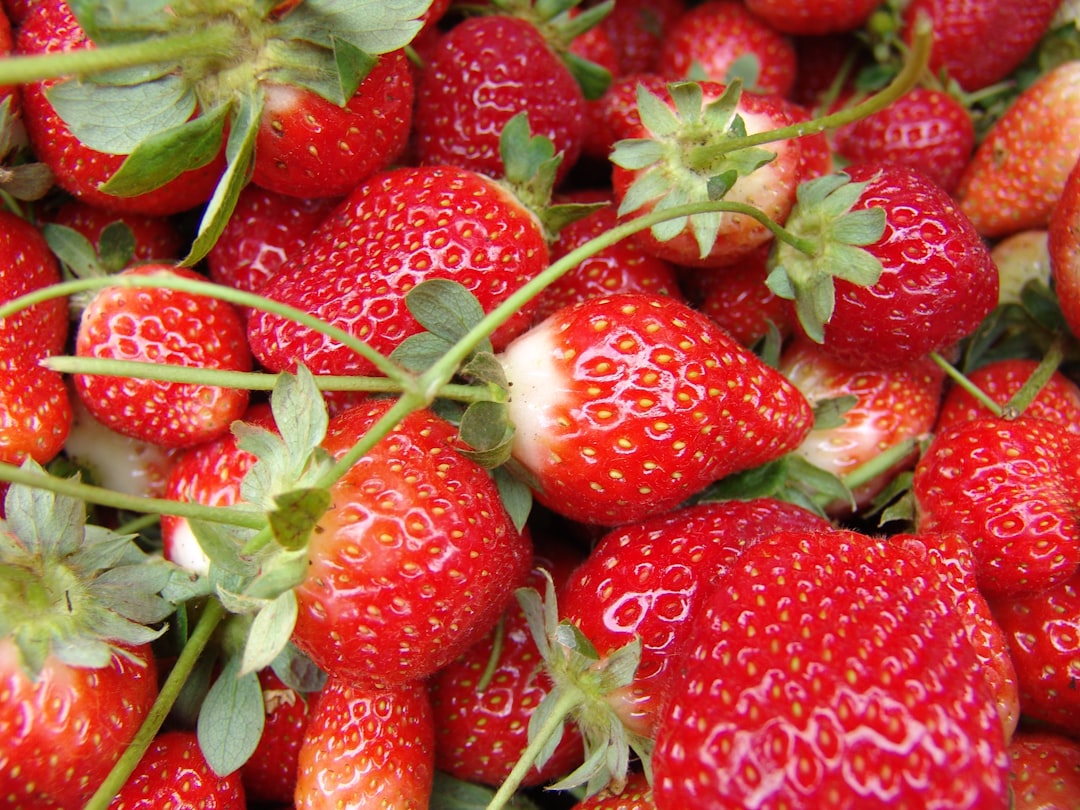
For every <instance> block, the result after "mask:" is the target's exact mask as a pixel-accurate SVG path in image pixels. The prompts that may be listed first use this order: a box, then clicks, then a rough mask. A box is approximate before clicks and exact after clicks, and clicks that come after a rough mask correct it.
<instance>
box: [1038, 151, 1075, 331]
mask: <svg viewBox="0 0 1080 810" xmlns="http://www.w3.org/2000/svg"><path fill="white" fill-rule="evenodd" d="M1046 245H1047V250H1048V252H1049V254H1050V272H1051V274H1052V276H1053V281H1054V290H1055V291H1056V293H1057V297H1058V302H1059V304H1060V305H1061V314H1062V316H1063V317H1064V318H1065V322H1066V323H1067V324H1068V326H1069V329H1070V331H1072V333H1073V334H1074V335H1080V160H1077V162H1076V163H1075V165H1074V166H1073V168H1072V169H1071V170H1070V171H1069V176H1068V178H1067V182H1066V184H1065V188H1064V190H1063V191H1062V195H1061V199H1060V200H1059V201H1058V203H1057V205H1055V206H1054V211H1053V213H1052V214H1051V216H1050V227H1049V229H1048V231H1047V237H1046Z"/></svg>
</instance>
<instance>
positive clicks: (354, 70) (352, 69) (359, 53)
mask: <svg viewBox="0 0 1080 810" xmlns="http://www.w3.org/2000/svg"><path fill="white" fill-rule="evenodd" d="M330 41H331V43H332V45H333V49H334V64H335V65H336V66H337V77H338V98H339V99H340V101H338V105H339V106H344V105H345V104H347V103H348V102H349V99H351V98H352V97H353V96H354V95H356V90H357V88H358V87H359V86H360V83H361V82H362V81H364V79H366V78H367V76H368V74H369V73H371V70H372V68H374V67H375V64H376V62H378V61H379V58H378V57H377V56H374V55H372V54H370V53H368V52H367V51H365V50H363V49H361V48H357V47H356V46H355V45H353V44H352V43H351V42H349V41H348V40H347V39H342V38H341V37H331V40H330Z"/></svg>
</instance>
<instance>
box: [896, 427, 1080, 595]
mask: <svg viewBox="0 0 1080 810" xmlns="http://www.w3.org/2000/svg"><path fill="white" fill-rule="evenodd" d="M1075 447H1076V439H1075V434H1072V433H1070V432H1069V431H1068V430H1066V429H1065V428H1064V427H1063V426H1061V425H1059V424H1056V423H1054V422H1049V421H1047V420H1044V419H1032V418H1029V417H1020V418H1018V419H1013V420H1006V419H997V418H986V419H976V420H974V421H970V422H958V423H955V424H954V425H952V426H951V427H948V428H945V429H944V430H942V431H941V432H939V433H938V434H937V435H935V437H934V439H933V441H932V442H931V444H930V446H929V447H928V448H927V450H926V452H925V454H924V455H923V457H922V458H921V459H920V460H919V463H918V465H917V467H916V468H915V478H914V481H913V483H912V487H913V490H914V493H915V498H916V501H917V505H918V527H919V530H920V531H930V532H956V533H958V534H960V535H961V536H962V537H963V538H964V539H965V540H967V541H968V542H969V543H970V544H971V546H972V548H973V550H974V552H975V559H976V566H977V568H976V575H977V577H978V581H979V589H980V590H981V591H982V592H983V593H984V594H986V596H987V598H1002V597H1013V596H1017V595H1020V594H1029V593H1038V592H1039V591H1043V590H1045V589H1047V588H1049V587H1052V586H1054V585H1057V584H1060V583H1062V582H1064V581H1065V580H1067V579H1069V578H1070V577H1072V576H1073V575H1074V573H1075V572H1076V570H1077V566H1078V565H1080V525H1078V524H1077V520H1076V515H1075V503H1076V498H1077V494H1078V493H1080V466H1078V463H1080V460H1078V459H1077V456H1076V453H1075Z"/></svg>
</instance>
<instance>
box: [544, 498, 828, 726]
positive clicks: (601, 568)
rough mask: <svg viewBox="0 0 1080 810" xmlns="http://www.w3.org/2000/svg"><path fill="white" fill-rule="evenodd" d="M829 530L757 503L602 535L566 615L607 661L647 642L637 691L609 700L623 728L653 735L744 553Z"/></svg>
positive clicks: (565, 604)
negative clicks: (709, 606) (692, 640)
mask: <svg viewBox="0 0 1080 810" xmlns="http://www.w3.org/2000/svg"><path fill="white" fill-rule="evenodd" d="M828 526H829V523H828V521H826V520H825V519H824V518H821V517H819V516H818V515H816V514H814V513H813V512H809V511H808V510H806V509H803V508H802V507H800V506H795V505H794V504H789V503H785V502H783V501H777V500H773V499H771V498H759V499H755V500H750V501H720V502H712V503H701V504H697V505H695V506H689V507H685V508H682V509H678V510H675V511H673V512H671V513H669V514H667V515H661V516H659V517H654V518H650V519H647V520H644V521H641V522H640V523H635V524H632V525H629V526H626V527H624V528H621V529H616V530H613V531H611V532H609V533H608V534H606V535H604V536H603V537H602V538H601V539H600V541H599V542H598V543H597V544H596V546H595V548H594V549H593V551H592V552H591V553H590V555H589V557H588V559H587V560H586V561H585V562H584V563H582V564H581V565H580V566H579V567H578V568H577V570H576V571H574V573H573V575H572V576H571V577H570V579H569V581H568V582H567V583H566V585H565V586H564V587H563V589H562V591H561V593H560V598H559V602H560V610H559V612H560V615H561V616H562V617H563V618H565V619H568V620H569V621H570V622H572V623H573V624H574V625H576V626H577V627H578V628H579V629H580V630H581V632H582V633H583V634H584V635H585V637H586V638H587V639H589V641H590V642H591V643H592V644H593V646H595V647H596V650H597V652H598V653H599V655H600V656H601V657H603V656H608V655H610V654H612V653H613V652H614V651H615V650H617V649H619V648H620V647H623V646H624V645H626V644H627V643H629V642H630V641H632V640H633V639H634V638H635V637H637V638H640V639H641V644H642V648H641V662H640V663H639V664H638V668H637V671H636V673H635V675H634V680H633V682H632V683H631V684H630V685H628V686H626V687H624V688H623V689H620V690H619V691H618V692H616V693H615V694H613V695H609V696H607V697H606V700H607V701H608V702H609V703H611V704H612V705H613V707H614V708H615V710H616V712H617V713H618V715H619V718H620V720H621V721H622V722H623V724H624V725H625V726H626V727H627V728H628V729H630V730H632V731H634V732H635V733H637V734H640V735H642V736H643V737H649V738H651V737H652V736H653V735H654V734H655V731H656V722H657V714H658V712H659V711H660V707H661V706H662V704H663V700H664V697H665V695H666V693H667V689H668V687H669V686H670V682H671V680H672V678H674V677H678V676H677V673H678V669H679V666H680V663H679V661H680V659H679V654H680V653H681V651H682V647H683V645H684V644H685V642H686V638H687V636H688V635H689V634H691V633H692V632H693V628H694V627H696V625H697V622H698V620H699V618H700V612H701V606H702V605H703V604H704V603H705V602H706V601H707V600H708V598H709V594H710V593H711V592H712V589H713V587H714V583H715V582H716V581H717V580H718V579H720V578H721V577H722V576H724V575H725V574H726V572H727V571H728V569H729V568H730V567H731V566H733V565H734V564H735V563H736V561H737V559H738V557H739V555H740V554H741V553H742V550H743V548H745V547H746V546H748V545H749V544H751V543H753V542H754V541H755V540H758V539H760V538H763V537H766V536H768V535H770V534H772V533H774V532H778V531H782V530H784V529H792V530H798V529H824V528H828Z"/></svg>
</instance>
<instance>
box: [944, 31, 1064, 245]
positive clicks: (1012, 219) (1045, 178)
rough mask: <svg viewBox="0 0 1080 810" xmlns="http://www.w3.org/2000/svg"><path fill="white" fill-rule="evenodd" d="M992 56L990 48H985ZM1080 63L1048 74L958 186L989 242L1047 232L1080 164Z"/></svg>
mask: <svg viewBox="0 0 1080 810" xmlns="http://www.w3.org/2000/svg"><path fill="white" fill-rule="evenodd" d="M987 50H989V49H987ZM1078 144H1080V60H1073V61H1071V62H1064V63H1062V64H1061V65H1058V66H1057V67H1056V68H1053V69H1052V70H1049V71H1048V72H1046V73H1044V74H1042V75H1041V76H1040V77H1039V78H1038V80H1037V81H1036V82H1035V83H1034V84H1033V85H1031V86H1030V87H1028V88H1027V89H1026V90H1025V91H1024V92H1023V93H1022V94H1021V95H1020V97H1019V98H1017V99H1016V101H1014V102H1013V103H1012V105H1011V106H1010V107H1009V108H1008V110H1006V111H1005V114H1004V115H1002V117H1001V118H999V119H998V120H997V122H995V124H994V126H993V127H992V128H991V130H990V132H989V133H988V134H987V135H986V137H985V138H984V139H983V140H982V142H981V143H980V144H979V147H978V149H977V150H976V151H975V154H974V156H973V157H972V159H971V161H970V162H969V163H968V165H967V167H966V169H965V170H964V174H963V175H962V176H961V178H960V182H959V184H958V185H957V187H956V192H955V195H956V198H957V200H958V201H959V203H960V208H961V210H962V211H963V212H964V213H965V214H967V216H968V217H969V218H970V219H971V221H972V222H973V223H974V225H975V227H976V229H978V231H979V233H981V234H982V235H983V236H985V237H987V238H998V237H1002V236H1007V235H1009V234H1012V233H1016V232H1018V231H1022V230H1026V229H1028V228H1044V227H1046V225H1047V223H1048V222H1049V219H1050V215H1051V212H1052V211H1053V210H1054V206H1055V205H1056V204H1057V202H1058V200H1060V199H1061V195H1062V192H1063V190H1064V188H1065V183H1066V180H1067V179H1068V176H1069V172H1070V171H1071V170H1072V168H1073V166H1075V165H1076V161H1077V159H1080V145H1078Z"/></svg>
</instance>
